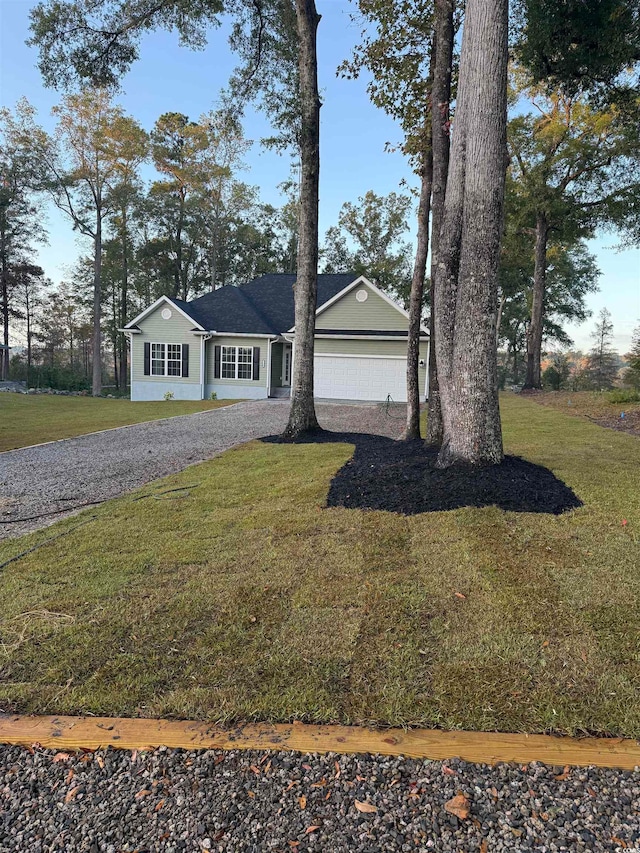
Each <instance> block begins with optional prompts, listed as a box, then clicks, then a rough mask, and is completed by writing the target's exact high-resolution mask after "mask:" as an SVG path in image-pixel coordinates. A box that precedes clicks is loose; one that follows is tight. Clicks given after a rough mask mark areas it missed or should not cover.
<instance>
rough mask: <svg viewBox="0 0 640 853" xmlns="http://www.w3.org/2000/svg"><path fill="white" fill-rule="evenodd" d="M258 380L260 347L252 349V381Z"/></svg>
mask: <svg viewBox="0 0 640 853" xmlns="http://www.w3.org/2000/svg"><path fill="white" fill-rule="evenodd" d="M256 379H260V347H254V348H253V381H254V382H255V380H256Z"/></svg>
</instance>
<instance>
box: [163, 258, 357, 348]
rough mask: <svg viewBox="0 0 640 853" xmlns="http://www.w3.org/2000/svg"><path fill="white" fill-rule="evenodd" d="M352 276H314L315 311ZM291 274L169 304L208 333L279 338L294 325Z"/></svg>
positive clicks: (353, 278)
mask: <svg viewBox="0 0 640 853" xmlns="http://www.w3.org/2000/svg"><path fill="white" fill-rule="evenodd" d="M356 278H357V276H356V275H355V274H354V273H338V274H322V275H319V276H318V307H320V306H321V305H324V303H325V302H328V301H329V299H331V298H332V297H334V296H335V295H336V294H338V293H340V291H341V290H344V288H345V287H347V285H349V284H351V282H352V281H355V279H356ZM295 280H296V276H295V275H294V274H289V273H283V274H269V275H263V276H260V277H259V278H255V279H253V281H250V282H248V283H247V284H243V285H241V286H240V287H235V286H233V285H227V286H226V287H221V288H220V289H219V290H214V291H212V292H211V293H206V294H205V295H204V296H200V297H199V298H198V299H194V300H193V301H191V302H182V301H181V300H178V299H174V300H172V301H173V302H174V303H175V304H176V305H177V306H178V307H179V308H181V309H182V310H183V311H184V312H185V313H187V314H188V315H189V316H190V317H191V318H192V319H193V320H194V321H195V322H196V323H199V324H200V325H201V326H203V327H204V328H205V329H207V330H208V331H216V332H235V333H237V334H251V333H253V334H257V335H279V334H282V333H283V332H286V331H288V330H289V329H290V328H292V326H293V325H294V323H295V319H294V301H293V285H294V282H295Z"/></svg>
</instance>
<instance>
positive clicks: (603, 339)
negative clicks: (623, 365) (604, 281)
mask: <svg viewBox="0 0 640 853" xmlns="http://www.w3.org/2000/svg"><path fill="white" fill-rule="evenodd" d="M591 337H592V338H593V341H594V345H593V348H592V349H591V351H590V353H589V359H588V365H587V370H588V375H589V378H590V380H591V383H592V385H593V386H594V387H595V388H596V389H598V390H599V391H604V390H605V389H607V388H611V387H612V386H613V383H614V380H615V379H616V377H617V375H618V357H617V353H615V352H614V350H613V348H612V346H611V342H612V340H613V323H612V322H611V313H610V312H609V311H608V310H607V309H606V308H602V309H601V311H600V313H599V314H598V321H597V323H596V326H595V329H594V330H593V332H592V333H591Z"/></svg>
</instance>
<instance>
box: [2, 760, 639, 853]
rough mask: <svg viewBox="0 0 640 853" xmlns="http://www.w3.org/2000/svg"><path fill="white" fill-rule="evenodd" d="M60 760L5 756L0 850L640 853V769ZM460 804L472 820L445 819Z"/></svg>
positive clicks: (415, 762)
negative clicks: (460, 800)
mask: <svg viewBox="0 0 640 853" xmlns="http://www.w3.org/2000/svg"><path fill="white" fill-rule="evenodd" d="M54 755H55V754H54V753H53V752H47V751H44V750H41V749H40V748H39V747H37V746H36V748H35V751H34V752H33V754H30V753H29V752H28V751H27V750H25V749H22V748H20V747H6V748H4V749H0V853H17V851H20V853H27V851H29V853H53V851H56V853H80V851H82V853H124V851H138V853H152V851H153V853H202V851H203V850H212V851H221V852H222V851H225V853H236V851H238V853H239V851H245V852H246V853H259V851H273V853H276V851H278V853H285V851H288V853H291V851H297V853H303V851H304V853H307V851H308V852H309V853H311V851H313V853H383V851H395V852H396V853H401V851H412V853H420V851H438V853H445V851H459V853H462V851H464V853H478V851H480V853H506V851H510V853H518V851H529V850H536V851H590V853H591V851H617V850H619V851H621V853H622V851H629V850H639V849H640V819H639V816H638V810H639V808H640V774H639V773H637V772H636V773H629V772H622V771H613V770H597V769H593V768H591V769H573V770H570V771H568V772H566V773H565V772H564V770H563V768H560V767H558V768H552V767H545V766H544V765H539V764H531V765H529V766H528V767H526V766H525V767H519V766H516V765H505V764H503V765H498V766H495V767H490V766H487V765H478V764H468V763H465V762H463V761H457V760H452V761H448V762H440V761H418V760H413V759H403V758H385V757H380V756H377V757H376V756H365V755H360V756H339V755H325V756H318V755H306V756H305V755H300V754H297V753H292V752H279V753H273V752H272V753H264V752H263V753H259V752H244V753H242V752H234V751H231V752H226V753H220V752H213V751H201V752H186V751H182V750H167V749H159V750H156V751H154V752H149V753H138V754H136V753H129V752H125V751H107V752H96V753H87V754H84V755H82V754H80V755H71V756H70V755H68V754H64V753H63V754H60V753H58V754H57V756H56V759H55V760H54ZM459 794H462V795H463V797H464V798H465V801H466V803H467V805H468V808H469V814H468V816H467V817H465V816H464V813H462V814H460V818H458V817H456V816H455V815H453V814H451V813H449V812H448V811H447V810H446V809H445V804H446V803H447V802H449V801H450V800H451V799H452V798H453V797H455V796H457V795H459ZM465 801H463V802H465ZM363 803H364V804H365V805H364V806H362V804H363ZM358 804H360V807H359V806H358ZM367 807H368V810H367V811H364V810H362V809H367Z"/></svg>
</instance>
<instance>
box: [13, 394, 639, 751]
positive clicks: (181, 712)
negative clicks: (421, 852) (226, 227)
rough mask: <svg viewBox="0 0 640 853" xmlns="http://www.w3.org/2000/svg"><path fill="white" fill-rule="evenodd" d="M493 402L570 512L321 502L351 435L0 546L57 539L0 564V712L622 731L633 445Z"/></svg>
mask: <svg viewBox="0 0 640 853" xmlns="http://www.w3.org/2000/svg"><path fill="white" fill-rule="evenodd" d="M502 406H503V420H504V430H505V440H506V447H507V450H508V451H509V452H512V453H518V454H522V455H524V456H526V457H527V458H528V459H531V460H532V461H534V462H537V463H540V464H543V465H547V466H548V467H550V468H551V469H552V470H553V471H554V472H555V473H556V474H557V476H559V477H561V478H562V479H564V480H565V481H566V482H567V483H569V484H570V485H571V486H572V487H573V488H574V489H575V491H576V492H577V493H578V495H579V496H580V497H581V498H582V500H583V501H584V503H585V505H584V507H582V508H580V509H578V510H575V511H573V512H571V513H568V514H566V515H563V516H559V517H555V516H546V515H533V514H515V513H505V512H502V511H500V510H498V509H496V508H493V507H489V508H483V509H462V510H456V511H453V512H446V513H430V514H424V515H418V516H414V517H409V518H405V517H402V516H397V515H393V514H390V513H384V512H371V511H369V512H362V511H359V510H347V509H342V508H333V509H326V508H324V502H325V498H326V494H327V489H328V486H329V483H330V480H331V478H332V476H333V475H334V474H335V472H336V471H337V470H338V468H339V467H340V466H341V465H342V464H343V463H344V462H345V461H346V460H347V459H348V458H349V457H350V455H351V452H352V447H351V446H349V445H345V444H321V445H295V446H287V445H270V444H261V443H257V442H253V443H250V444H248V445H245V446H242V447H240V448H237V449H234V450H232V451H229V452H227V453H225V454H223V455H222V456H220V457H218V458H216V459H214V460H212V461H210V462H206V463H203V464H200V465H198V466H194V467H192V468H190V469H188V470H187V471H185V472H182V473H180V474H177V475H175V476H171V477H168V478H166V479H164V480H162V481H158V482H156V483H154V484H152V485H150V486H148V487H146V488H145V489H143V490H141V492H139V493H138V497H140V496H141V495H152V494H155V495H156V497H153V496H151V497H146V498H145V499H142V500H140V499H137V500H136V499H135V496H127V497H124V498H121V499H118V500H114V501H111V502H109V503H107V504H104V505H103V506H101V507H100V508H99V509H96V510H91V511H88V512H85V513H83V514H81V515H79V516H76V517H74V518H71V519H66V520H64V521H62V522H59V523H58V524H56V525H54V526H52V527H50V528H47V529H46V530H42V531H39V532H38V533H36V534H32V535H30V536H28V537H24V538H22V539H19V540H13V541H7V542H5V543H2V544H1V545H0V563H2V562H4V561H6V560H8V559H10V558H11V557H13V556H15V555H17V554H19V553H21V552H23V551H25V550H26V549H27V548H29V547H33V546H34V545H37V544H38V543H39V542H44V541H45V540H47V539H50V538H51V537H53V536H58V535H59V534H65V535H61V536H60V537H59V538H57V539H55V541H51V542H49V543H48V544H45V545H43V546H42V547H41V548H39V549H38V550H36V551H34V552H32V553H30V554H27V555H25V556H24V557H21V558H20V559H18V560H16V561H14V562H11V563H9V564H8V565H6V566H5V568H4V569H3V570H2V571H1V572H0V708H2V709H4V710H15V711H23V712H39V713H79V712H90V713H93V714H124V715H142V716H163V717H181V718H199V719H207V720H215V721H231V720H239V719H243V720H247V719H259V720H273V721H278V720H279V721H287V720H292V719H300V720H307V721H318V722H330V721H340V722H344V723H356V722H359V723H376V724H393V725H421V726H440V727H444V728H465V729H476V730H487V729H488V730H502V731H526V732H564V733H571V734H573V733H577V732H592V733H606V734H615V735H626V736H631V737H638V736H640V703H639V702H638V694H637V690H638V683H639V679H640V642H639V641H640V632H639V626H640V559H639V556H638V530H639V528H640V489H638V474H637V472H638V470H640V441H639V440H638V439H637V438H634V437H632V436H628V435H624V434H620V433H617V432H613V431H610V430H604V429H601V428H600V427H598V426H596V425H594V424H592V423H590V422H588V421H586V420H585V421H583V420H581V419H578V418H572V417H568V416H566V415H564V414H561V413H558V412H556V411H553V410H551V409H548V408H544V407H541V406H537V405H536V404H535V403H533V402H531V401H529V400H527V399H523V398H519V397H516V396H505V397H504V398H503V401H502ZM180 486H183V487H185V491H184V492H165V490H167V489H170V488H171V489H175V488H178V487H180ZM162 492H165V494H162ZM80 525H81V526H80ZM461 596H464V597H461Z"/></svg>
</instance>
